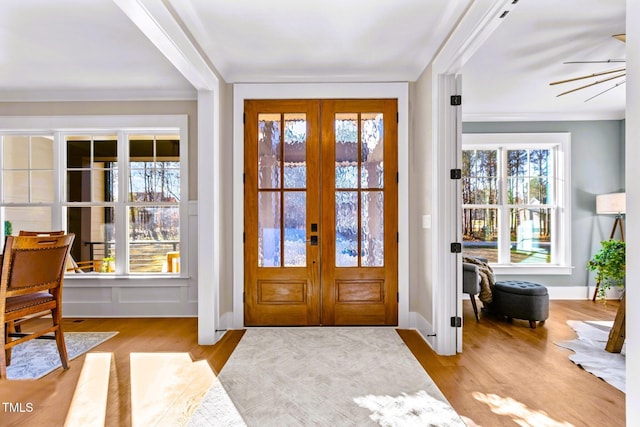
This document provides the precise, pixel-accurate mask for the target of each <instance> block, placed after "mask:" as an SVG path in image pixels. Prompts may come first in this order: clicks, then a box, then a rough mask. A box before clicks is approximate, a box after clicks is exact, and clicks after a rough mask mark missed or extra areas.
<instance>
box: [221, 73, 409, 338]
mask: <svg viewBox="0 0 640 427" xmlns="http://www.w3.org/2000/svg"><path fill="white" fill-rule="evenodd" d="M329 98H334V99H335V98H345V99H346V98H351V99H372V98H394V99H397V100H398V170H399V175H400V176H399V183H398V218H399V220H398V232H399V244H398V292H399V297H398V298H399V299H398V327H400V328H409V327H410V322H409V225H408V224H409V176H408V173H407V172H406V171H408V166H409V85H408V83H361V84H359V83H354V84H350V83H336V84H333V83H327V84H237V85H234V91H233V218H234V222H233V314H232V316H233V318H232V325H230V327H232V328H242V327H244V303H243V298H242V297H243V290H244V260H243V239H242V236H243V232H244V230H243V221H242V218H243V215H244V201H243V191H244V190H243V169H244V166H243V165H244V126H243V112H244V101H245V100H248V99H329Z"/></svg>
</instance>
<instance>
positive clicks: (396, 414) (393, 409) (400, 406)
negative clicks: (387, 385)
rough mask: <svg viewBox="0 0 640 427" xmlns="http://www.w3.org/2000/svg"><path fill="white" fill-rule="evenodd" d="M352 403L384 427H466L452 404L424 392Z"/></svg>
mask: <svg viewBox="0 0 640 427" xmlns="http://www.w3.org/2000/svg"><path fill="white" fill-rule="evenodd" d="M353 400H354V402H355V403H357V404H358V406H360V407H362V408H366V409H368V410H370V411H371V415H370V416H369V417H370V418H371V419H372V420H373V421H375V422H377V423H378V424H380V425H383V426H385V425H402V426H430V425H434V426H437V425H447V426H456V425H459V426H464V424H463V423H462V420H461V419H460V416H459V415H458V414H457V413H456V411H454V410H453V408H452V407H451V406H449V404H447V403H445V402H443V401H441V400H438V399H436V398H434V397H432V396H430V395H429V394H428V393H427V392H426V391H424V390H421V391H419V392H417V393H414V394H406V393H402V395H400V396H374V395H367V396H362V397H356V398H354V399H353Z"/></svg>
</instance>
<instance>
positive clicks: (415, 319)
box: [409, 311, 435, 351]
mask: <svg viewBox="0 0 640 427" xmlns="http://www.w3.org/2000/svg"><path fill="white" fill-rule="evenodd" d="M409 327H410V329H415V330H416V331H418V333H419V334H420V336H421V337H422V339H423V340H425V341H426V343H427V344H428V345H429V347H431V348H432V349H433V350H434V351H435V336H432V335H433V334H434V333H435V332H434V331H433V325H432V324H431V323H430V322H428V321H427V319H425V318H424V317H422V315H421V314H420V313H418V312H415V311H411V312H409Z"/></svg>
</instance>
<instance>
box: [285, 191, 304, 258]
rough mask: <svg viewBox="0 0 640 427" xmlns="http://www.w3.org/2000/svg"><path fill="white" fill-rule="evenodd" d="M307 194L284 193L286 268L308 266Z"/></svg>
mask: <svg viewBox="0 0 640 427" xmlns="http://www.w3.org/2000/svg"><path fill="white" fill-rule="evenodd" d="M306 240H307V193H306V192H304V191H295V192H294V191H286V192H285V193H284V266H285V267H304V266H305V265H307V242H306Z"/></svg>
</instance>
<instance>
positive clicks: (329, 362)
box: [192, 327, 465, 427]
mask: <svg viewBox="0 0 640 427" xmlns="http://www.w3.org/2000/svg"><path fill="white" fill-rule="evenodd" d="M218 379H219V380H220V382H221V384H222V387H224V390H221V389H217V390H215V392H214V393H213V395H212V396H207V397H205V403H206V401H207V400H210V402H209V404H211V399H215V394H216V393H220V392H221V391H226V393H228V396H229V397H230V398H231V401H233V403H234V404H235V406H236V407H237V409H238V411H239V413H240V415H241V416H242V418H243V419H244V422H246V424H247V425H249V426H261V427H262V426H308V425H318V426H366V425H382V426H429V425H434V426H440V427H446V426H464V425H465V424H464V423H463V421H462V420H461V418H460V416H459V415H458V414H457V413H456V412H455V411H454V410H453V408H452V407H451V405H449V403H448V402H447V401H446V399H445V398H444V396H443V395H442V393H441V392H440V390H439V389H438V388H437V387H436V385H435V384H434V382H433V381H432V380H431V378H429V376H428V375H427V374H426V372H425V371H424V369H423V368H422V366H421V365H420V364H419V363H418V361H417V360H416V359H415V357H414V356H413V354H411V351H410V350H409V348H408V347H407V346H406V345H405V344H404V342H403V341H402V339H401V338H400V336H399V335H398V334H397V332H396V331H395V329H392V328H328V327H327V328H264V329H262V328H260V329H249V330H247V332H246V333H245V335H244V337H243V338H242V340H241V341H240V344H239V345H238V347H237V348H236V350H235V351H234V352H233V354H232V355H231V357H230V359H229V361H228V362H227V364H226V365H225V366H224V368H223V369H222V372H221V373H220V375H219V376H218ZM200 409H202V408H200ZM200 409H198V411H200ZM199 422H200V423H201V424H193V423H192V425H203V426H204V425H241V424H240V422H239V421H237V420H235V421H231V422H230V423H227V422H217V421H216V420H209V421H208V422H209V424H205V423H204V421H202V420H200V421H199Z"/></svg>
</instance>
